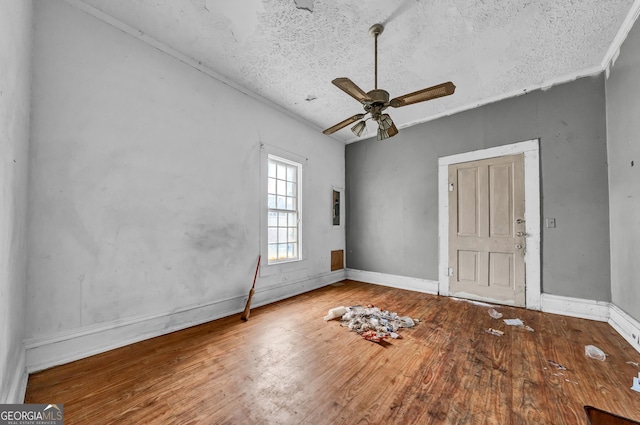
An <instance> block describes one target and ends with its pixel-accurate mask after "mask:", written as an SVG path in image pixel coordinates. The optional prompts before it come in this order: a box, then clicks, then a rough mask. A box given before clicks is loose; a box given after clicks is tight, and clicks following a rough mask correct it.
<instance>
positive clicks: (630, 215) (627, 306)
mask: <svg viewBox="0 0 640 425" xmlns="http://www.w3.org/2000/svg"><path fill="white" fill-rule="evenodd" d="M606 91H607V148H608V159H609V209H610V216H611V221H610V228H611V296H612V301H613V303H614V304H615V305H616V306H618V307H619V308H620V309H622V310H623V311H625V312H626V313H627V314H629V315H631V316H632V317H633V318H634V319H635V320H638V321H640V277H639V276H640V261H639V260H640V247H639V244H640V120H638V116H640V23H638V22H637V21H636V23H635V25H634V27H633V28H632V29H631V31H630V32H629V34H628V35H627V39H626V40H625V42H624V43H623V44H622V47H621V49H620V56H619V57H618V59H617V60H616V61H615V64H614V65H613V67H612V69H611V74H610V75H609V78H608V79H607V82H606ZM634 336H635V342H636V343H637V344H640V335H638V334H637V333H635V335H634Z"/></svg>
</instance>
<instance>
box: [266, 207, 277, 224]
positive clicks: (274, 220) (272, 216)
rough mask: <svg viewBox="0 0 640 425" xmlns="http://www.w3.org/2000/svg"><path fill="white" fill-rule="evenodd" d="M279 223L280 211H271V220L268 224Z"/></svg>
mask: <svg viewBox="0 0 640 425" xmlns="http://www.w3.org/2000/svg"><path fill="white" fill-rule="evenodd" d="M277 225H278V213H276V212H273V211H269V222H268V223H267V226H269V227H272V226H277Z"/></svg>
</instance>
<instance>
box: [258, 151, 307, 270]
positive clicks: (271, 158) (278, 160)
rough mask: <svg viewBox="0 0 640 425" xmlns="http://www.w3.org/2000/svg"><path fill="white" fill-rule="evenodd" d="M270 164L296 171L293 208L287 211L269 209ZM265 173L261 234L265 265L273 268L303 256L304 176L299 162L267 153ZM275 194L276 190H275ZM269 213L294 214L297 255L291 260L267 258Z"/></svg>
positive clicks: (300, 258)
mask: <svg viewBox="0 0 640 425" xmlns="http://www.w3.org/2000/svg"><path fill="white" fill-rule="evenodd" d="M271 162H274V163H275V164H276V167H277V165H278V164H282V165H285V166H288V167H293V168H295V170H296V178H295V185H296V187H295V197H294V196H292V198H295V203H296V205H295V207H294V208H293V209H287V208H286V206H285V208H277V207H276V208H271V207H270V206H269V203H268V198H269V194H270V191H269V179H270V178H271V177H270V176H269V164H270V163H271ZM265 168H266V173H265V175H263V179H264V183H265V185H266V190H265V191H264V192H263V199H264V202H265V204H266V208H265V211H264V212H265V213H264V214H263V219H264V220H265V226H263V232H262V234H264V235H265V244H264V245H266V246H265V250H264V252H265V254H266V255H265V257H266V260H267V261H266V264H267V265H269V266H273V265H281V264H287V263H296V262H299V261H301V260H302V259H303V254H304V250H303V243H302V241H303V237H302V236H303V232H302V228H303V227H302V221H303V220H302V217H303V213H302V211H303V210H302V186H303V176H304V172H303V164H302V163H301V162H298V161H294V160H291V159H289V158H286V157H283V156H281V155H276V154H273V153H267V154H266V167H265ZM278 181H284V182H285V183H284V184H285V185H286V184H287V183H288V182H289V181H288V176H287V177H286V178H285V180H282V179H278V180H276V184H278ZM276 192H277V190H276ZM271 212H276V213H286V214H289V213H291V212H295V214H296V225H295V229H296V238H295V239H296V242H295V244H296V247H297V255H296V256H295V257H293V258H284V259H275V260H272V259H270V258H269V245H271V244H270V243H269V231H270V229H271V228H273V227H274V226H270V225H269V214H270V213H271ZM275 228H276V229H278V230H277V231H279V230H280V229H281V228H283V226H280V225H279V223H278V225H277V226H275ZM284 228H286V229H289V228H292V226H290V225H287V226H286V227H284Z"/></svg>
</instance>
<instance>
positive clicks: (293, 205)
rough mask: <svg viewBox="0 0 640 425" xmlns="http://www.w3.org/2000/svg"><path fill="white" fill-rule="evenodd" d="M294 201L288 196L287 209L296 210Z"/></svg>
mask: <svg viewBox="0 0 640 425" xmlns="http://www.w3.org/2000/svg"><path fill="white" fill-rule="evenodd" d="M294 201H295V199H293V198H290V197H288V196H287V209H288V210H294V209H295V208H296V207H295V202H294Z"/></svg>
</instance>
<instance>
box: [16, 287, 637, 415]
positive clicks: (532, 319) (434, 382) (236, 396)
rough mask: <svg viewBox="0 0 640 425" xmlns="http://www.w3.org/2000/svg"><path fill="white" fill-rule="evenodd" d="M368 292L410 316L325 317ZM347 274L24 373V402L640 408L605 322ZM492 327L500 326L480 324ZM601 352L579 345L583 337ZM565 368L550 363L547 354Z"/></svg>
mask: <svg viewBox="0 0 640 425" xmlns="http://www.w3.org/2000/svg"><path fill="white" fill-rule="evenodd" d="M368 303H373V304H375V305H376V306H379V307H381V308H382V309H387V310H390V311H395V312H397V313H399V314H402V315H405V314H406V315H409V316H411V317H414V318H418V319H420V323H419V324H418V325H417V326H416V327H415V328H414V329H403V330H402V331H401V335H402V336H403V338H402V339H399V340H392V341H391V342H390V343H388V344H384V345H379V344H375V343H372V342H368V341H365V340H364V339H362V338H361V337H360V336H358V335H357V334H356V333H353V332H349V330H348V329H347V328H344V327H341V326H340V323H339V322H338V321H330V322H325V321H323V320H322V318H323V317H324V316H325V315H326V313H327V310H329V309H330V308H333V307H338V306H341V305H345V306H348V305H358V304H360V305H366V304H368ZM487 310H488V308H487V307H483V306H478V305H475V304H472V303H469V302H465V301H457V300H454V299H452V298H447V297H438V296H434V295H427V294H422V293H416V292H410V291H403V290H398V289H393V288H387V287H383V286H378V285H370V284H364V283H360V282H354V281H344V282H341V283H339V284H335V285H332V286H328V287H326V288H322V289H319V290H316V291H313V292H309V293H306V294H303V295H300V296H297V297H293V298H290V299H287V300H284V301H281V302H278V303H274V304H271V305H268V306H265V307H261V308H258V309H255V310H252V313H251V318H250V319H249V321H248V322H246V323H245V322H242V321H241V320H240V315H235V316H231V317H227V318H224V319H221V320H217V321H214V322H210V323H207V324H204V325H200V326H196V327H193V328H189V329H186V330H183V331H180V332H175V333H172V334H169V335H164V336H162V337H158V338H153V339H151V340H147V341H143V342H140V343H137V344H133V345H130V346H127V347H123V348H120V349H116V350H112V351H109V352H106V353H103V354H99V355H96V356H93V357H90V358H87V359H84V360H80V361H76V362H73V363H70V364H67V365H63V366H58V367H55V368H52V369H49V370H46V371H43V372H39V373H36V374H33V375H31V376H30V377H29V383H28V387H27V396H26V401H25V402H26V403H64V411H65V419H66V421H65V424H67V425H71V424H111V423H114V424H115V423H117V424H243V425H244V424H313V425H316V424H385V425H386V424H492V425H493V424H501V425H508V424H514V425H519V424H554V425H561V424H585V423H586V417H585V414H584V411H583V406H584V405H592V406H595V407H598V408H601V409H604V410H607V411H610V412H614V413H616V414H619V415H622V416H626V417H629V418H631V419H635V420H640V394H639V393H636V392H634V391H631V390H630V389H629V388H630V387H631V384H632V378H633V377H634V376H637V375H638V372H639V370H638V369H637V368H636V367H635V366H633V365H630V364H628V363H627V362H628V361H631V362H640V353H638V352H637V351H635V350H634V349H633V348H632V347H631V346H630V345H629V344H628V343H627V342H626V341H625V340H624V339H623V338H622V337H621V336H619V335H618V334H617V333H616V332H615V331H614V330H613V328H611V327H610V326H609V325H608V324H606V323H600V322H594V321H588V320H583V319H575V318H570V317H564V316H558V315H552V314H546V313H540V312H535V311H528V310H524V309H519V308H512V307H498V308H497V310H499V311H500V312H502V313H503V314H504V318H516V317H518V318H520V319H522V320H523V321H524V322H525V323H526V324H527V325H529V326H531V327H532V328H533V329H535V332H528V331H527V330H525V329H523V328H516V327H510V326H506V325H504V323H502V321H501V320H495V319H492V318H491V317H490V316H489V314H488V313H487ZM489 327H493V328H496V329H500V330H502V331H504V332H505V334H504V336H502V337H498V336H493V335H489V334H487V333H485V332H484V330H485V329H487V328H489ZM588 344H593V345H596V346H598V347H600V348H601V349H602V350H604V351H605V352H606V353H608V357H607V360H606V361H604V362H601V361H598V360H593V359H590V358H588V357H586V356H585V354H584V347H585V345H588ZM549 360H553V361H555V362H557V363H559V364H561V365H563V366H565V367H566V368H567V370H559V369H557V368H556V367H554V366H552V365H551V364H550V363H549V362H548V361H549Z"/></svg>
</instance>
